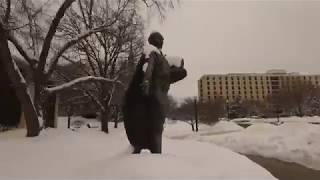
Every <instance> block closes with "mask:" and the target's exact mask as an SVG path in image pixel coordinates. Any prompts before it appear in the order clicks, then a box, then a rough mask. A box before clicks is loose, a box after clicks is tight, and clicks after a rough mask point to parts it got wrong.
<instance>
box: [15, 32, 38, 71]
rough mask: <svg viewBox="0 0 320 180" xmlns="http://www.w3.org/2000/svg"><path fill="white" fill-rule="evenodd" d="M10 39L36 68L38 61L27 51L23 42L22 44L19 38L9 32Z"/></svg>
mask: <svg viewBox="0 0 320 180" xmlns="http://www.w3.org/2000/svg"><path fill="white" fill-rule="evenodd" d="M9 41H10V42H11V43H12V44H13V45H14V46H15V47H16V49H17V50H18V52H19V53H20V55H21V56H22V57H23V58H24V59H25V60H26V61H27V62H28V63H29V64H30V66H31V67H32V68H34V67H35V65H36V64H37V63H38V61H37V60H36V59H35V58H34V57H31V56H30V55H29V54H28V53H27V51H26V50H25V49H24V48H23V46H22V44H20V42H19V40H18V39H17V38H16V37H15V36H14V35H13V34H12V33H10V34H9Z"/></svg>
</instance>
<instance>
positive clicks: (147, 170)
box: [0, 118, 275, 179]
mask: <svg viewBox="0 0 320 180" xmlns="http://www.w3.org/2000/svg"><path fill="white" fill-rule="evenodd" d="M79 119H80V120H81V118H79ZM82 120H83V119H82ZM59 124H60V125H59V126H58V127H59V128H58V129H47V130H45V131H44V132H42V133H41V135H40V136H39V137H36V138H25V137H24V136H25V131H24V130H15V131H9V132H6V133H1V134H0V147H1V153H0V159H1V161H0V178H16V179H31V178H32V179H34V178H40V179H44V178H51V179H52V178H56V179H58V178H85V179H87V178H88V179H93V178H108V179H109V178H130V179H141V178H164V179H174V178H176V179H178V178H179V179H181V178H183V179H185V178H197V179H200V178H210V179H275V178H273V177H272V175H271V174H270V173H269V172H267V171H266V170H264V169H263V168H261V167H260V166H258V165H256V164H255V163H253V162H252V161H250V160H249V159H247V158H246V157H245V156H242V155H239V154H236V153H234V152H232V151H230V150H228V149H225V148H221V147H218V146H216V145H213V144H209V143H200V142H196V141H192V140H172V139H168V138H164V139H163V154H162V155H153V154H150V153H149V152H143V153H142V154H140V155H133V154H130V152H131V149H130V147H129V145H128V141H127V139H126V135H125V132H124V129H123V124H119V126H120V127H119V128H118V129H113V128H111V129H110V134H109V135H106V134H105V133H103V132H100V131H99V129H89V128H86V127H85V126H84V127H81V128H79V129H78V130H77V131H71V130H69V129H66V119H65V118H64V119H62V120H61V121H60V122H59ZM168 126H171V124H170V125H168ZM172 126H176V128H177V129H176V130H177V131H178V130H179V128H178V127H183V124H182V123H180V122H179V123H177V124H175V125H174V124H172ZM167 128H168V127H167ZM185 128H186V127H185ZM172 130H173V129H172ZM189 131H191V130H190V129H189Z"/></svg>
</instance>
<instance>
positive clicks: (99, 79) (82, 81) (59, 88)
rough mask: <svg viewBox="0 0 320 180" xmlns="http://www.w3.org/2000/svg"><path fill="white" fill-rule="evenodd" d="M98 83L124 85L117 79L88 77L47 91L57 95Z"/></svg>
mask: <svg viewBox="0 0 320 180" xmlns="http://www.w3.org/2000/svg"><path fill="white" fill-rule="evenodd" d="M97 81H99V82H105V83H116V84H120V85H123V83H122V82H121V81H119V80H117V79H108V78H104V77H95V76H86V77H81V78H77V79H75V80H72V81H70V82H67V83H65V84H62V85H59V86H56V87H52V88H46V89H45V90H46V91H47V92H48V93H57V92H59V91H63V90H65V89H69V88H71V87H74V86H76V85H78V84H82V83H88V82H97Z"/></svg>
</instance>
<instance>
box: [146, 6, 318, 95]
mask: <svg viewBox="0 0 320 180" xmlns="http://www.w3.org/2000/svg"><path fill="white" fill-rule="evenodd" d="M151 30H158V31H160V32H161V33H162V34H163V35H164V38H165V41H164V43H165V44H164V48H163V51H164V52H165V53H166V54H168V55H176V56H182V57H184V59H185V66H186V69H187V70H188V77H187V78H186V79H185V80H183V81H181V82H179V83H177V84H175V85H172V87H171V89H170V92H169V93H170V94H172V95H173V96H175V97H179V98H182V97H187V96H196V95H197V80H198V79H199V78H200V77H201V76H202V75H203V74H220V73H239V72H240V73H242V72H265V71H267V70H269V69H286V70H287V71H289V72H303V73H312V74H317V73H319V74H320V1H318V2H317V1H307V0H301V1H290V0H282V1H261V0H260V1H244V0H237V1H229V0H227V1H214V0H182V3H181V5H180V7H178V8H175V9H174V10H173V11H172V12H170V13H168V14H167V19H166V21H165V22H164V23H159V21H157V20H152V23H151V25H150V27H149V31H151Z"/></svg>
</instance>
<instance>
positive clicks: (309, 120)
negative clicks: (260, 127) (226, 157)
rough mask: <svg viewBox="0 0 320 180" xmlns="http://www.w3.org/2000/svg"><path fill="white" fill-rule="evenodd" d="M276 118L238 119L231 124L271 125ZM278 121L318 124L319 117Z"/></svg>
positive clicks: (281, 118) (288, 118)
mask: <svg viewBox="0 0 320 180" xmlns="http://www.w3.org/2000/svg"><path fill="white" fill-rule="evenodd" d="M276 121H277V118H265V119H263V118H238V119H233V120H232V122H236V123H250V124H256V123H258V124H259V123H271V122H276ZM280 121H282V122H286V123H297V122H304V123H320V117H319V116H312V117H297V116H292V117H280Z"/></svg>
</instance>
